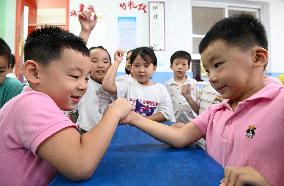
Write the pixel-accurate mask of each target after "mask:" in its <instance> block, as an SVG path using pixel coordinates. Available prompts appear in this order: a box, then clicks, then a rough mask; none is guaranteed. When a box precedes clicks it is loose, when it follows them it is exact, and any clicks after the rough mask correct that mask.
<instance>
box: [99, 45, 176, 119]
mask: <svg viewBox="0 0 284 186" xmlns="http://www.w3.org/2000/svg"><path fill="white" fill-rule="evenodd" d="M122 58H123V51H121V50H118V51H117V52H116V53H115V57H114V63H113V64H112V65H111V67H110V68H109V70H108V72H107V73H106V75H105V78H104V80H103V83H102V85H103V88H104V89H105V90H106V91H108V92H109V93H111V94H117V97H123V98H126V99H127V100H129V101H131V102H132V104H133V105H134V107H135V112H137V113H139V114H141V115H143V116H145V117H147V118H149V119H151V120H154V121H159V122H163V121H175V118H174V112H173V106H172V102H171V98H170V96H169V94H168V92H167V89H166V87H165V86H163V85H162V84H160V83H155V82H152V81H151V76H152V75H153V73H154V72H155V71H156V67H157V58H156V55H155V53H154V51H153V49H151V48H149V47H140V48H136V49H134V50H133V51H132V54H131V57H130V65H131V75H132V77H133V78H131V77H130V76H129V78H126V79H125V80H124V81H119V82H117V81H115V76H116V72H117V69H118V66H119V64H120V63H121V61H122Z"/></svg>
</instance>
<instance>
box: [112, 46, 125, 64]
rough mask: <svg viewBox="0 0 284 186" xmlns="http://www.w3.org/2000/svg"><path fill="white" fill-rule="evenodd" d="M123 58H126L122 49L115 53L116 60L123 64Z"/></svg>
mask: <svg viewBox="0 0 284 186" xmlns="http://www.w3.org/2000/svg"><path fill="white" fill-rule="evenodd" d="M123 56H124V51H123V50H122V49H118V50H117V51H116V52H115V53H114V60H115V61H117V62H119V63H121V61H122V60H123Z"/></svg>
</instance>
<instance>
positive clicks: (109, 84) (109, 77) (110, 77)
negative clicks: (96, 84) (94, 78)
mask: <svg viewBox="0 0 284 186" xmlns="http://www.w3.org/2000/svg"><path fill="white" fill-rule="evenodd" d="M118 66H119V62H117V61H114V63H113V64H112V65H111V66H110V68H109V69H108V71H107V73H106V75H105V77H104V79H103V82H102V87H103V89H104V90H106V91H107V92H109V93H111V94H116V91H117V88H116V84H115V77H116V72H117V69H118Z"/></svg>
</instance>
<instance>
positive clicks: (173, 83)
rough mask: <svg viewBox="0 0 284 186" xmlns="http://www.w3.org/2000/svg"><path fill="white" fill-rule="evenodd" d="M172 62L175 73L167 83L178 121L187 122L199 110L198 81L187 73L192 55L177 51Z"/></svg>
mask: <svg viewBox="0 0 284 186" xmlns="http://www.w3.org/2000/svg"><path fill="white" fill-rule="evenodd" d="M170 62H171V69H172V70H173V73H174V75H173V77H172V78H171V79H170V80H168V81H167V82H166V83H165V85H166V87H167V89H168V92H169V94H170V96H171V99H172V102H173V107H174V112H175V117H176V121H177V122H182V123H187V122H189V121H191V120H192V119H193V118H195V117H196V116H197V114H198V112H199V104H198V89H197V82H196V80H194V79H192V78H190V77H188V76H187V75H186V72H187V71H188V70H189V68H190V62H191V56H190V54H189V53H188V52H186V51H182V50H180V51H176V52H175V53H174V54H173V55H172V56H171V59H170Z"/></svg>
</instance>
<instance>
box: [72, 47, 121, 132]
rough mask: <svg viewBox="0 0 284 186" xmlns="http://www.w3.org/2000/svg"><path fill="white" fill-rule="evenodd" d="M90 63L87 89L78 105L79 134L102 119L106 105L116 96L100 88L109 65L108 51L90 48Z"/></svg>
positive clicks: (101, 48) (100, 48)
mask: <svg viewBox="0 0 284 186" xmlns="http://www.w3.org/2000/svg"><path fill="white" fill-rule="evenodd" d="M90 58H91V62H92V66H91V75H90V80H89V81H88V88H87V91H86V93H85V94H84V96H83V97H82V99H81V100H80V102H79V104H78V114H79V117H78V120H77V124H78V125H79V130H80V132H81V133H84V132H86V131H89V130H91V129H92V128H93V127H94V126H95V125H96V124H97V123H98V122H99V121H100V120H101V118H102V116H103V114H104V112H105V110H106V109H107V108H108V105H109V104H111V103H112V102H113V101H114V100H115V97H116V96H112V95H110V94H109V93H108V92H106V91H105V90H104V89H103V88H102V85H101V83H102V81H103V78H104V76H105V74H106V72H107V71H108V69H109V67H110V65H111V58H110V55H109V53H108V51H107V50H106V49H105V48H103V47H102V46H98V47H92V48H90Z"/></svg>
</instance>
